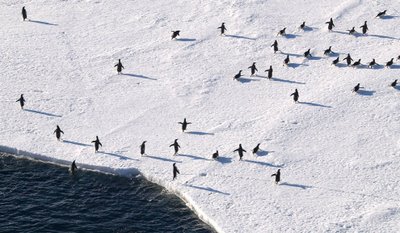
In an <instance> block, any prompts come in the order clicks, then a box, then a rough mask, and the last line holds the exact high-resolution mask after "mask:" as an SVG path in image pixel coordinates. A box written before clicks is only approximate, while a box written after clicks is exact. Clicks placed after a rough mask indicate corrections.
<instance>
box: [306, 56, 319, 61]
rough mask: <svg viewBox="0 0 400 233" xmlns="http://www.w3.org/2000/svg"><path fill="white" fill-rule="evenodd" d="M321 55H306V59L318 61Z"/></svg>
mask: <svg viewBox="0 0 400 233" xmlns="http://www.w3.org/2000/svg"><path fill="white" fill-rule="evenodd" d="M321 58H322V57H318V56H312V57H308V58H307V59H308V60H310V61H318V60H321Z"/></svg>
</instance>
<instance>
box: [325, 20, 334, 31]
mask: <svg viewBox="0 0 400 233" xmlns="http://www.w3.org/2000/svg"><path fill="white" fill-rule="evenodd" d="M325 24H328V30H329V31H332V29H333V28H334V27H335V24H334V23H333V19H332V18H331V19H330V20H329V21H328V22H325Z"/></svg>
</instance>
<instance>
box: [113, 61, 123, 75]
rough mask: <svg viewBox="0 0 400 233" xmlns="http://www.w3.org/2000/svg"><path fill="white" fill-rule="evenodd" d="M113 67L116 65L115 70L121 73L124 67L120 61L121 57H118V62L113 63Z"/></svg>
mask: <svg viewBox="0 0 400 233" xmlns="http://www.w3.org/2000/svg"><path fill="white" fill-rule="evenodd" d="M114 67H117V72H118V74H120V73H121V71H122V69H125V67H124V66H123V65H122V63H121V59H118V63H117V64H115V66H114Z"/></svg>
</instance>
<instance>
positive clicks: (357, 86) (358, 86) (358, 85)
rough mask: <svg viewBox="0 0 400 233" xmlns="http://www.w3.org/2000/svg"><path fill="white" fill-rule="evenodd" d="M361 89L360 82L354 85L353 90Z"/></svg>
mask: <svg viewBox="0 0 400 233" xmlns="http://www.w3.org/2000/svg"><path fill="white" fill-rule="evenodd" d="M358 90H360V84H359V83H358V84H357V85H356V86H355V87H353V92H357V91H358Z"/></svg>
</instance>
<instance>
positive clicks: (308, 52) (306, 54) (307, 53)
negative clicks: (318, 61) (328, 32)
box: [304, 49, 312, 58]
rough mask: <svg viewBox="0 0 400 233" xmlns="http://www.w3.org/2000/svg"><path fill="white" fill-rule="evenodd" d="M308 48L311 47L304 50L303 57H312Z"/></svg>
mask: <svg viewBox="0 0 400 233" xmlns="http://www.w3.org/2000/svg"><path fill="white" fill-rule="evenodd" d="M310 50H311V49H308V50H307V51H305V52H304V57H305V58H309V57H312V55H311V52H310Z"/></svg>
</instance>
